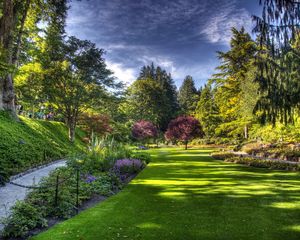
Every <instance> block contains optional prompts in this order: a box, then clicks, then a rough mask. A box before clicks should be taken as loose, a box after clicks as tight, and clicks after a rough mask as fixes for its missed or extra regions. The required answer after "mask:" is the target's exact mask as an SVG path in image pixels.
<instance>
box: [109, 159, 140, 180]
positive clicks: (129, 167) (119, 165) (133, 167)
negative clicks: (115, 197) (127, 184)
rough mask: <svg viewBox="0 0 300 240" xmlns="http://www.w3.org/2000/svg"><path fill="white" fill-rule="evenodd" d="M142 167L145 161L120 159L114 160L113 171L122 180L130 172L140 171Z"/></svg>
mask: <svg viewBox="0 0 300 240" xmlns="http://www.w3.org/2000/svg"><path fill="white" fill-rule="evenodd" d="M144 167H145V163H143V162H142V161H141V160H139V159H120V160H117V161H116V162H115V164H114V167H113V172H114V173H115V174H116V175H118V176H119V177H120V179H121V180H122V181H124V180H126V179H127V178H128V177H130V176H131V175H132V174H136V173H138V172H140V171H141V170H142V169H143V168H144Z"/></svg>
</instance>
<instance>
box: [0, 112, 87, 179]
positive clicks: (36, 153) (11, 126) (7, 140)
mask: <svg viewBox="0 0 300 240" xmlns="http://www.w3.org/2000/svg"><path fill="white" fill-rule="evenodd" d="M82 134H83V133H82V132H80V131H77V139H79V138H80V137H79V135H82ZM83 148H84V144H83V143H82V142H81V141H80V140H77V141H76V142H75V144H71V143H70V142H69V141H68V131H67V128H66V126H65V125H64V124H63V123H58V122H49V121H39V120H33V119H28V118H23V117H20V121H15V120H13V119H11V118H10V117H9V116H8V115H7V114H6V113H4V112H0V170H1V171H2V172H4V173H8V175H13V174H16V173H19V172H22V171H24V170H27V169H28V168H31V167H32V166H35V165H40V164H42V163H44V162H45V161H44V151H45V152H46V156H47V161H51V160H57V159H60V158H62V157H65V156H66V155H67V154H69V152H72V151H80V150H82V149H83ZM1 168H2V169H1ZM0 175H1V172H0Z"/></svg>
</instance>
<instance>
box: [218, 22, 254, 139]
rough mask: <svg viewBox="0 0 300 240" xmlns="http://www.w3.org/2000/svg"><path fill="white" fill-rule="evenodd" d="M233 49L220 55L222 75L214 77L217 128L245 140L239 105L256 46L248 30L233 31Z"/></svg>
mask: <svg viewBox="0 0 300 240" xmlns="http://www.w3.org/2000/svg"><path fill="white" fill-rule="evenodd" d="M232 33H233V36H232V39H231V42H230V45H231V49H230V50H229V51H228V52H219V53H218V55H219V58H220V60H221V61H222V64H221V65H220V66H219V67H218V68H217V69H218V70H219V71H220V73H218V74H215V75H214V77H215V78H214V79H213V81H214V83H215V87H216V93H215V100H216V103H217V105H218V107H219V111H220V117H221V118H222V122H223V123H222V124H221V125H220V126H219V128H218V132H219V133H220V134H223V135H224V134H225V135H228V134H229V135H235V136H242V135H243V129H244V127H245V126H244V122H241V121H240V120H241V119H240V114H239V113H240V107H241V105H240V102H241V99H242V91H241V86H242V84H243V83H244V82H245V81H247V79H246V75H247V72H248V70H249V68H251V67H252V65H253V59H254V58H255V53H256V44H255V42H254V41H252V39H251V37H250V35H249V34H248V33H246V32H245V29H244V28H242V29H241V30H237V29H235V28H233V29H232Z"/></svg>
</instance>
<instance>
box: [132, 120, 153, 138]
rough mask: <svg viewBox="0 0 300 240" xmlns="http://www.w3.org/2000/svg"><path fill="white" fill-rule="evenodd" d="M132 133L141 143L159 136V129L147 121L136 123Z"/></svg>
mask: <svg viewBox="0 0 300 240" xmlns="http://www.w3.org/2000/svg"><path fill="white" fill-rule="evenodd" d="M131 132H132V136H133V137H134V138H135V139H137V140H139V141H145V140H148V139H154V138H156V137H157V136H158V130H157V127H156V126H155V125H154V124H153V123H152V122H150V121H146V120H140V121H138V122H136V123H135V124H134V125H133V126H132V129H131Z"/></svg>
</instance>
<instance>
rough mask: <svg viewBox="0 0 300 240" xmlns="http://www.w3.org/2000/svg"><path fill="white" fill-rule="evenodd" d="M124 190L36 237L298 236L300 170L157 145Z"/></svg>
mask: <svg viewBox="0 0 300 240" xmlns="http://www.w3.org/2000/svg"><path fill="white" fill-rule="evenodd" d="M151 153H152V155H153V162H152V163H151V164H150V165H149V166H148V167H147V168H146V169H145V170H144V171H143V172H142V173H141V174H140V175H139V176H138V177H137V178H136V179H135V180H133V181H132V182H131V183H130V184H129V185H128V186H127V187H126V188H125V189H124V190H123V191H122V192H121V193H119V194H117V195H116V196H114V197H111V198H109V199H108V200H106V201H105V202H103V203H101V204H99V205H97V206H96V207H93V208H91V209H88V210H86V211H84V212H82V213H81V214H79V215H78V216H76V217H74V218H73V219H70V220H68V221H66V222H63V223H61V224H59V225H57V226H55V227H53V228H52V229H50V230H49V231H46V232H44V233H42V234H40V235H38V236H36V237H34V238H33V239H34V240H51V239H53V240H54V239H55V240H60V239H63V240H68V239H70V240H71V239H72V240H75V239H82V240H83V239H84V240H89V239H90V240H92V239H95V240H96V239H143V240H145V239H146V240H147V239H149V240H150V239H164V240H167V239H170V240H171V239H172V240H174V239H175V240H176V239H178V240H182V239H189V240H191V239H205V240H218V239H222V240H227V239H228V240H235V239H242V240H247V239H249V240H250V239H251V240H253V239H255V240H256V239H259V240H282V239H287V240H299V239H300V178H299V177H300V175H299V173H297V172H284V171H271V170H266V169H257V168H250V167H245V166H239V165H236V164H231V163H223V162H221V161H218V160H214V159H212V158H211V157H209V153H210V151H209V150H204V149H192V150H188V151H183V150H181V149H175V148H172V149H160V150H152V151H151Z"/></svg>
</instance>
